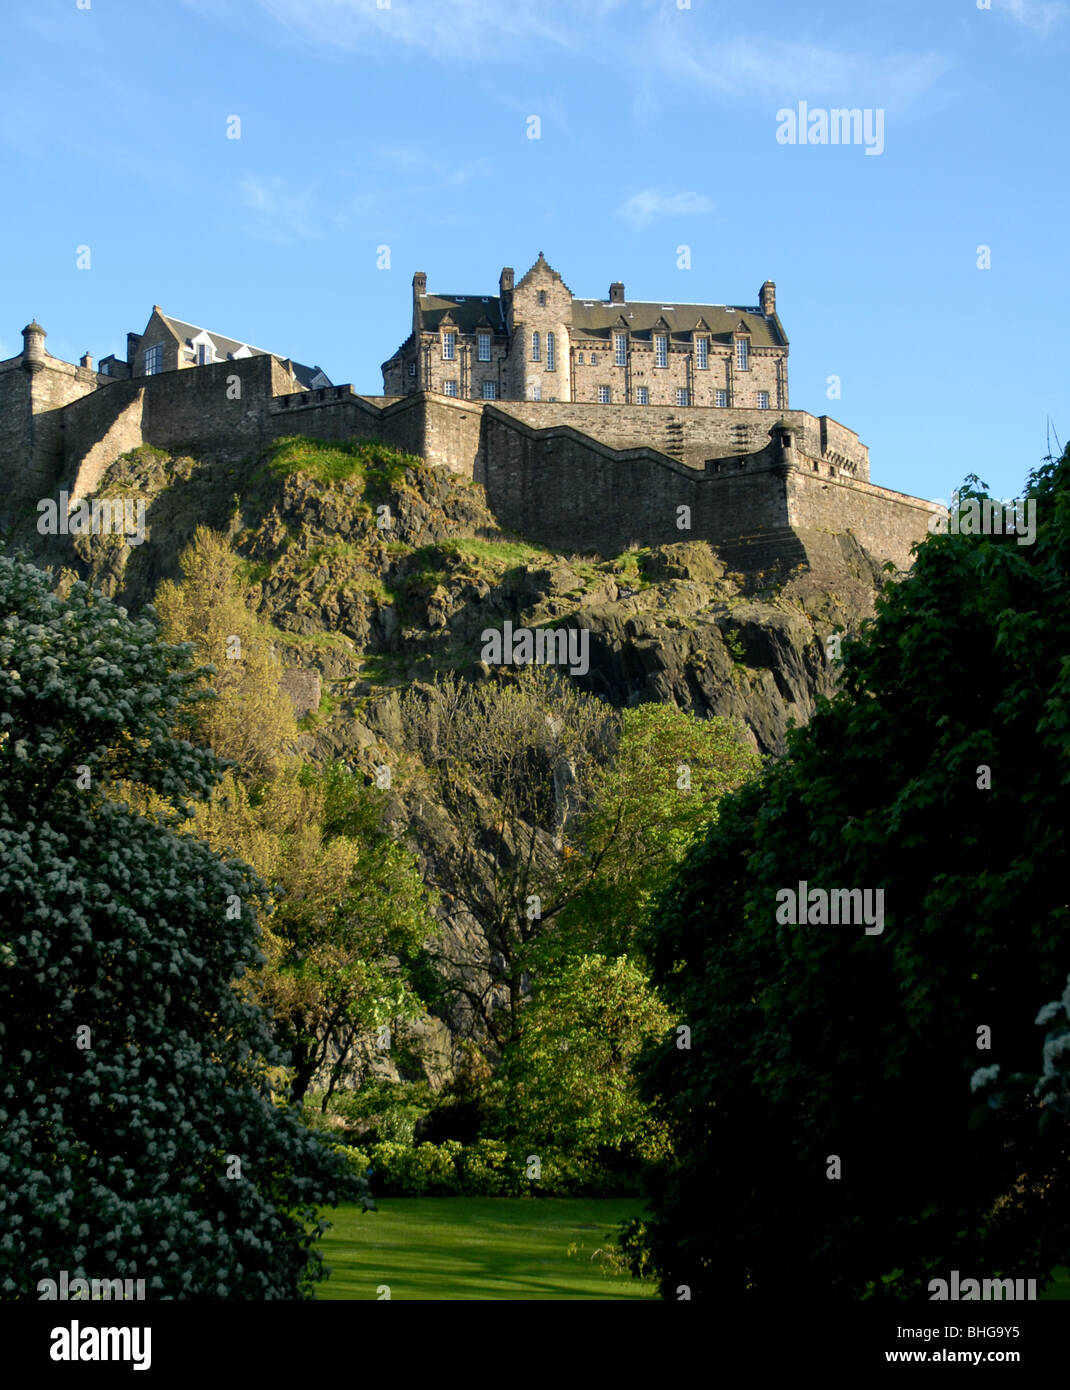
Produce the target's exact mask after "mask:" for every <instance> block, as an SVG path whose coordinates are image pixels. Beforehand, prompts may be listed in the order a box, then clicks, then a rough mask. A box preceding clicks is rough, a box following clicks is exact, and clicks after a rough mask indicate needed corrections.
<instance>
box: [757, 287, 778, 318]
mask: <svg viewBox="0 0 1070 1390" xmlns="http://www.w3.org/2000/svg"><path fill="white" fill-rule="evenodd" d="M758 302H759V304H761V306H762V313H763V314H764V315H765V316H766V318H772V316H773V315H774V314H775V313H776V285H774V284H773V282H772V280H766V282H765V284H764V285H763V286H762V287H761V289H760V290H759V291H758Z"/></svg>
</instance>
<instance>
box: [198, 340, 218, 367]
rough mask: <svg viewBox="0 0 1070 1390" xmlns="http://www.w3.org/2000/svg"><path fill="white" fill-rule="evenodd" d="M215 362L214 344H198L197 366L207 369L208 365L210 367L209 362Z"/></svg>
mask: <svg viewBox="0 0 1070 1390" xmlns="http://www.w3.org/2000/svg"><path fill="white" fill-rule="evenodd" d="M214 361H215V352H214V351H213V349H212V344H211V343H198V344H197V366H198V367H207V365H208V363H209V362H214Z"/></svg>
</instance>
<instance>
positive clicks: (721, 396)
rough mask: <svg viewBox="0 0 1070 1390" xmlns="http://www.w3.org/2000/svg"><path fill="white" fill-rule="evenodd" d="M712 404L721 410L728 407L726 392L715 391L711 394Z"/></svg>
mask: <svg viewBox="0 0 1070 1390" xmlns="http://www.w3.org/2000/svg"><path fill="white" fill-rule="evenodd" d="M713 403H714V405H719V406H720V407H721V408H722V410H723V409H724V408H725V407H726V406H727V405H728V392H727V391H715V392H714V393H713Z"/></svg>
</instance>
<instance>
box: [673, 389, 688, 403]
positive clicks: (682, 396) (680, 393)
mask: <svg viewBox="0 0 1070 1390" xmlns="http://www.w3.org/2000/svg"><path fill="white" fill-rule="evenodd" d="M688 403H689V398H688V393H687V387H686V386H678V387H677V388H676V404H677V405H687V404H688Z"/></svg>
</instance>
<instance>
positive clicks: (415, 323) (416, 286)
mask: <svg viewBox="0 0 1070 1390" xmlns="http://www.w3.org/2000/svg"><path fill="white" fill-rule="evenodd" d="M426 293H427V272H426V271H425V270H418V271H417V272H416V274H415V275H414V276H413V277H412V331H413V332H414V333H419V331H420V296H421V295H424V294H426Z"/></svg>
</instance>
